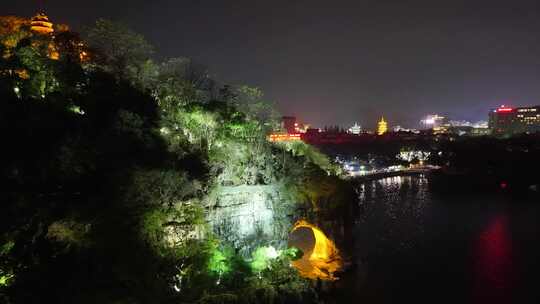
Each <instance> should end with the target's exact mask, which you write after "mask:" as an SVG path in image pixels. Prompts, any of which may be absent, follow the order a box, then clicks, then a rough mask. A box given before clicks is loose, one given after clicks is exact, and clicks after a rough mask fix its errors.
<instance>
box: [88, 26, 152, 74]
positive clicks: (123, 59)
mask: <svg viewBox="0 0 540 304" xmlns="http://www.w3.org/2000/svg"><path fill="white" fill-rule="evenodd" d="M86 39H87V41H88V45H89V46H90V48H92V49H94V50H95V60H96V62H97V63H98V64H99V65H100V66H101V67H102V68H104V69H105V70H107V71H110V72H111V73H113V74H114V75H118V76H119V77H120V78H123V79H128V80H132V81H136V82H138V81H139V80H140V78H141V74H142V73H143V71H144V70H145V65H146V64H147V62H148V61H149V60H150V58H151V55H152V54H153V47H152V46H151V45H150V44H149V43H148V42H147V41H146V39H144V37H143V36H142V35H140V34H137V33H135V32H133V31H131V30H130V29H128V28H127V27H125V26H124V25H122V24H120V23H115V22H112V21H109V20H104V19H99V20H97V21H96V23H95V25H94V26H93V27H91V28H90V29H89V30H88V32H87V38H86Z"/></svg>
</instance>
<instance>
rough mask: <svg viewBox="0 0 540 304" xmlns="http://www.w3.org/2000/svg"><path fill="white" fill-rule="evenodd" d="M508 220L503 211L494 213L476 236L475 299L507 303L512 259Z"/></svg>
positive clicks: (511, 277)
mask: <svg viewBox="0 0 540 304" xmlns="http://www.w3.org/2000/svg"><path fill="white" fill-rule="evenodd" d="M508 222H509V220H508V216H507V215H505V214H500V215H497V216H495V217H494V218H493V219H492V220H491V221H489V222H488V224H487V226H486V227H485V229H484V230H483V231H482V232H481V233H480V235H479V237H478V239H477V243H476V247H475V248H474V249H475V254H474V261H475V263H476V265H475V282H474V283H475V285H474V288H475V290H474V297H475V298H476V301H475V302H485V301H489V302H491V303H493V302H495V303H510V300H511V294H510V292H511V289H512V285H513V283H514V273H513V270H514V265H513V264H514V263H513V253H512V240H511V237H510V231H509V223H508Z"/></svg>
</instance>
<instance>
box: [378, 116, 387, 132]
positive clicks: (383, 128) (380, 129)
mask: <svg viewBox="0 0 540 304" xmlns="http://www.w3.org/2000/svg"><path fill="white" fill-rule="evenodd" d="M387 131H388V124H387V123H386V121H385V120H384V117H381V120H380V121H379V123H378V124H377V135H383V134H384V133H386V132H387Z"/></svg>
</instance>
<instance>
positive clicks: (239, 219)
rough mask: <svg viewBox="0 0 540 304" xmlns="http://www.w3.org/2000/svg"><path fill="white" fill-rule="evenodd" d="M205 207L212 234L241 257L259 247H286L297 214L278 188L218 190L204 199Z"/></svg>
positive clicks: (264, 186)
mask: <svg viewBox="0 0 540 304" xmlns="http://www.w3.org/2000/svg"><path fill="white" fill-rule="evenodd" d="M205 206H206V210H207V221H208V224H209V226H210V227H211V229H212V230H213V232H214V233H215V234H216V235H217V236H218V237H219V238H220V239H221V240H223V241H225V242H227V243H229V244H231V245H232V246H234V247H235V248H238V249H239V250H240V253H241V254H242V255H248V254H249V253H250V252H251V251H252V250H253V249H255V248H256V247H258V246H263V245H266V246H267V245H272V246H274V247H275V248H284V247H286V245H287V238H288V234H289V232H290V230H291V228H292V225H293V224H294V222H295V220H296V219H297V218H298V217H299V215H300V213H301V210H300V209H299V208H298V204H296V202H294V201H293V199H292V198H291V197H290V195H288V194H287V192H286V191H285V190H284V188H283V187H281V186H280V185H258V186H248V185H243V186H234V187H219V188H217V189H215V190H214V191H213V193H212V195H209V196H208V199H207V200H206V202H205Z"/></svg>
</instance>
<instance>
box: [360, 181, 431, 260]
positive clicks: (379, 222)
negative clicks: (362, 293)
mask: <svg viewBox="0 0 540 304" xmlns="http://www.w3.org/2000/svg"><path fill="white" fill-rule="evenodd" d="M427 186H428V181H427V179H426V178H424V177H410V176H396V177H389V178H384V179H381V180H377V181H373V182H371V183H368V184H362V185H359V186H358V189H357V191H358V201H359V206H360V208H361V213H362V214H361V216H359V217H358V218H357V219H356V230H355V235H357V236H358V240H357V253H358V252H361V254H362V255H369V254H371V253H372V251H378V250H381V249H384V248H381V247H391V248H393V249H395V250H399V249H402V248H406V247H410V246H411V242H413V240H414V239H415V238H418V234H422V233H423V231H424V219H425V218H424V215H425V213H426V212H427V209H428V206H429V199H430V195H429V192H428V187H427Z"/></svg>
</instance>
